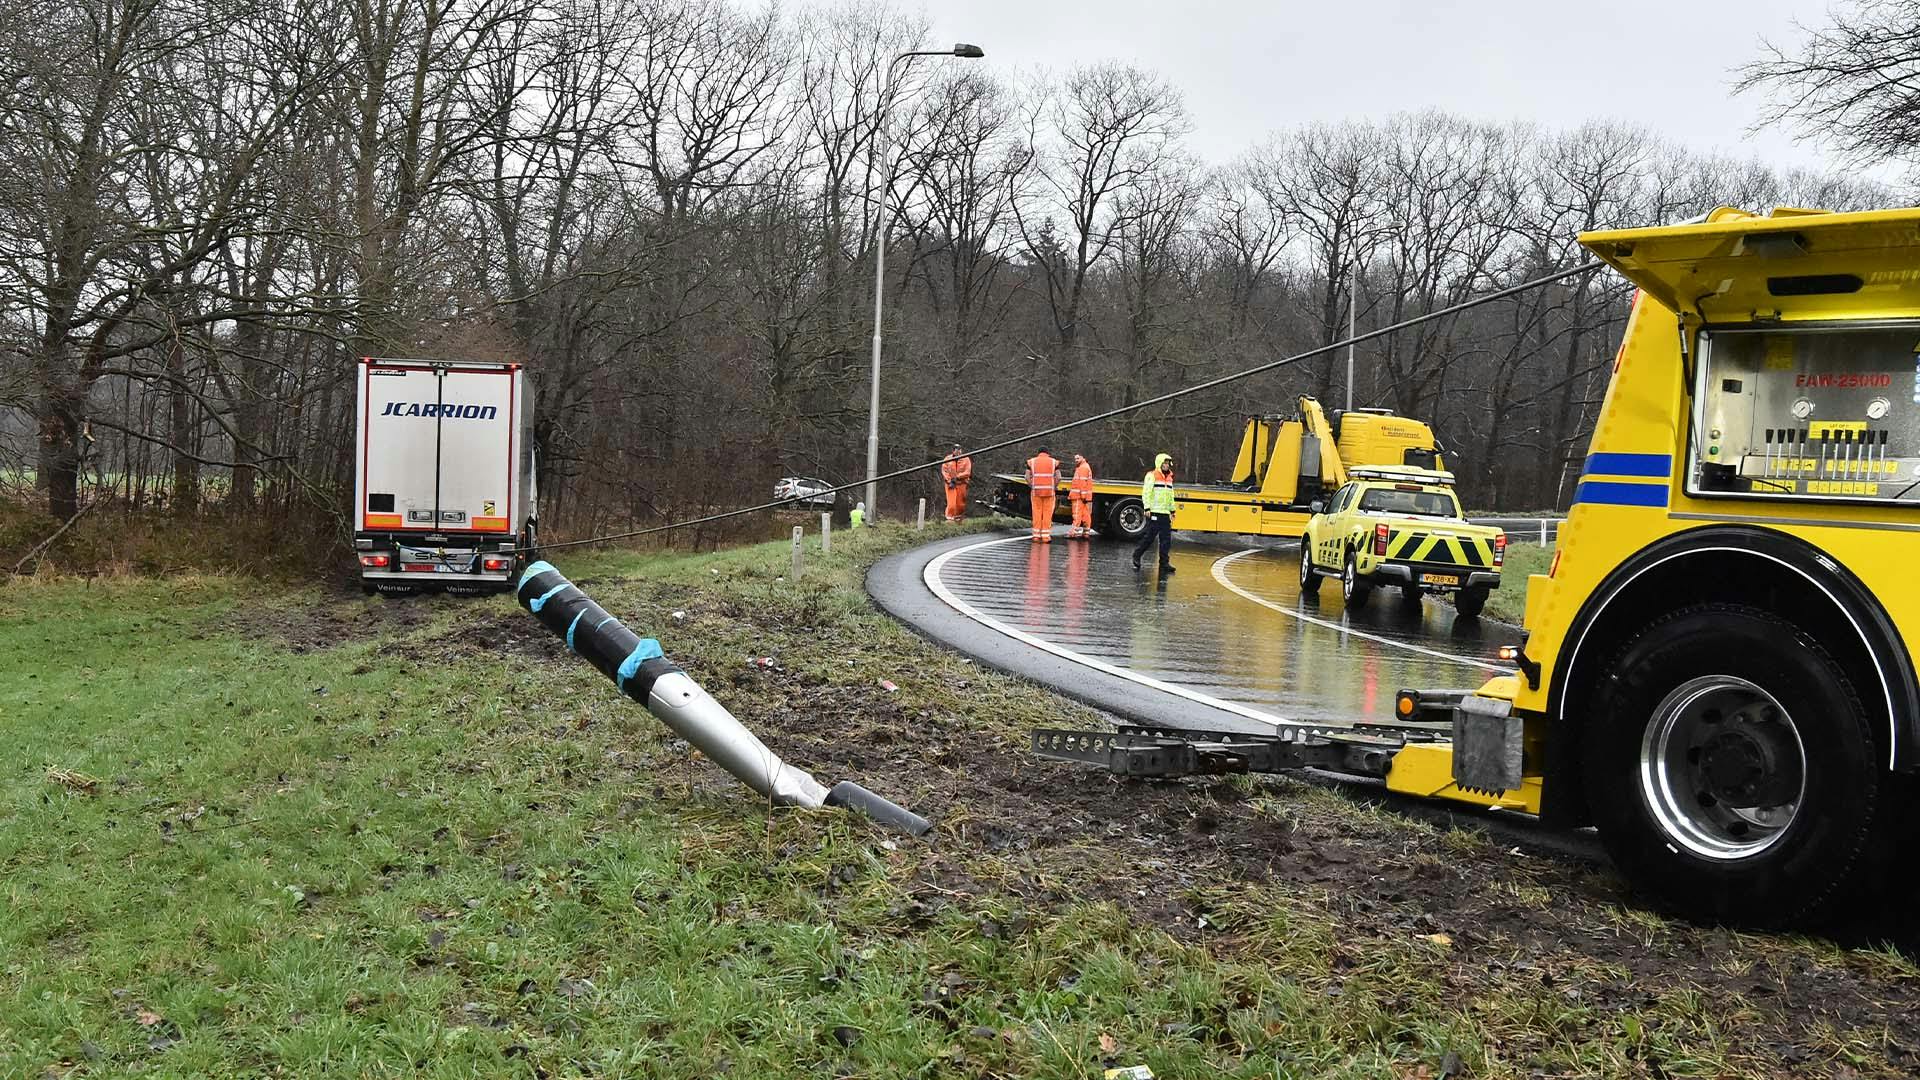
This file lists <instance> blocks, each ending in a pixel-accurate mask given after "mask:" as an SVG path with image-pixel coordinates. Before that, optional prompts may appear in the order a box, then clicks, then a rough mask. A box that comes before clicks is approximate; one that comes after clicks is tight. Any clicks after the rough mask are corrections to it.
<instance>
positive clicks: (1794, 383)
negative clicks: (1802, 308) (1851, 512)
mask: <svg viewBox="0 0 1920 1080" xmlns="http://www.w3.org/2000/svg"><path fill="white" fill-rule="evenodd" d="M1698 365H1699V371H1698V374H1697V376H1696V384H1695V385H1696V394H1695V399H1694V403H1695V408H1694V413H1693V423H1694V430H1693V432H1692V439H1691V440H1690V441H1691V442H1692V445H1693V458H1694V468H1693V469H1692V470H1691V472H1690V475H1689V478H1688V487H1689V489H1690V490H1692V491H1694V492H1696V493H1703V494H1706V493H1718V492H1738V493H1740V494H1742V495H1757V496H1766V495H1773V496H1779V497H1786V498H1796V499H1842V500H1849V501H1852V500H1869V501H1881V502H1888V501H1902V502H1917V503H1920V324H1916V323H1899V324H1893V323H1875V324H1860V325H1832V324H1828V325H1822V326H1807V327H1792V328H1783V327H1779V326H1771V327H1766V328H1753V329H1748V328H1739V329H1719V330H1703V331H1702V332H1701V333H1700V337H1699V349H1698Z"/></svg>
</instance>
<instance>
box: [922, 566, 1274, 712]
mask: <svg viewBox="0 0 1920 1080" xmlns="http://www.w3.org/2000/svg"><path fill="white" fill-rule="evenodd" d="M1030 542H1031V541H1029V540H1028V539H1027V537H1024V536H1009V537H1006V538H1005V539H1001V540H983V541H981V542H980V543H978V544H968V545H967V546H966V547H960V548H954V549H953V550H952V551H947V552H942V553H941V554H940V555H938V556H936V557H935V558H934V560H933V561H932V562H930V563H928V564H927V568H926V570H925V571H924V572H922V574H921V578H922V579H923V580H924V581H925V582H926V583H927V588H928V589H931V590H932V591H933V595H935V596H937V597H939V598H940V599H941V601H943V602H944V603H945V604H946V605H947V606H948V607H950V608H952V609H953V610H955V611H957V612H959V613H960V614H962V615H965V616H966V617H967V618H969V619H972V620H973V621H974V622H977V623H979V624H980V625H981V626H984V627H986V628H987V629H989V630H993V631H995V632H997V633H1001V634H1005V635H1006V636H1008V637H1010V638H1012V639H1014V640H1015V641H1019V642H1023V643H1025V644H1028V645H1031V646H1033V647H1034V648H1036V649H1039V650H1040V651H1041V652H1045V653H1051V654H1053V655H1054V656H1057V657H1059V658H1060V659H1062V660H1067V661H1071V662H1072V663H1075V664H1080V665H1083V666H1085V667H1090V668H1092V669H1093V670H1095V671H1099V672H1103V673H1105V674H1108V675H1112V676H1115V677H1116V678H1121V679H1125V680H1127V681H1128V682H1134V683H1139V684H1140V685H1141V686H1148V687H1152V688H1153V689H1155V690H1159V691H1161V692H1162V693H1167V694H1172V695H1173V696H1175V697H1179V698H1185V699H1187V700H1188V701H1193V702H1198V703H1199V704H1201V705H1206V706H1208V707H1209V708H1214V709H1219V710H1221V711H1223V712H1230V713H1233V714H1234V715H1236V716H1244V717H1246V718H1247V719H1249V720H1254V721H1257V722H1259V723H1262V724H1272V725H1274V727H1275V728H1279V727H1281V726H1282V725H1285V724H1288V723H1291V721H1288V720H1285V719H1283V718H1281V717H1278V716H1275V715H1273V714H1272V713H1266V712H1261V711H1260V710H1259V709H1253V708H1248V707H1247V706H1245V705H1240V704H1237V703H1235V702H1231V701H1225V700H1222V699H1220V698H1217V697H1213V696H1211V695H1209V694H1203V693H1200V692H1199V691H1198V690H1189V689H1187V688H1186V687H1184V686H1177V685H1175V684H1173V683H1169V682H1162V681H1161V680H1159V679H1156V678H1153V677H1151V676H1148V675H1142V674H1140V673H1139V672H1137V671H1130V670H1128V669H1126V668H1123V667H1120V666H1118V665H1115V664H1109V663H1107V662H1106V661H1104V660H1096V659H1094V658H1093V657H1091V656H1087V655H1085V654H1083V653H1077V652H1074V651H1073V650H1072V649H1067V648H1063V647H1061V646H1059V645H1055V644H1054V643H1053V642H1051V641H1048V640H1046V639H1045V638H1039V637H1035V636H1034V635H1032V634H1029V633H1027V632H1026V631H1024V630H1020V629H1017V628H1015V627H1012V626H1008V625H1007V624H1006V623H1003V622H1001V621H999V620H998V619H995V618H993V617H992V616H989V615H986V614H983V613H982V612H980V611H979V610H978V609H977V608H975V607H974V606H973V605H971V604H969V603H967V602H966V601H965V600H962V599H960V598H959V597H958V596H955V595H954V594H953V590H951V589H949V588H947V585H946V583H945V582H944V581H942V580H941V579H940V572H941V571H942V570H944V569H945V568H946V565H947V563H948V562H950V561H952V559H953V558H954V557H955V556H958V555H964V554H966V553H967V552H969V551H978V550H980V549H981V548H984V547H992V546H993V545H995V544H1012V543H1030Z"/></svg>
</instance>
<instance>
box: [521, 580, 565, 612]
mask: <svg viewBox="0 0 1920 1080" xmlns="http://www.w3.org/2000/svg"><path fill="white" fill-rule="evenodd" d="M571 588H573V582H571V581H566V580H564V579H563V580H562V581H561V582H560V584H558V585H555V586H554V587H553V588H551V589H548V590H547V591H546V592H543V593H541V594H540V595H539V596H536V597H534V598H533V602H532V603H529V604H528V605H527V610H529V611H531V612H533V613H534V614H536V615H538V614H539V613H540V609H541V608H542V607H545V606H546V603H547V601H549V600H551V599H553V594H554V593H557V592H559V591H561V590H562V589H571Z"/></svg>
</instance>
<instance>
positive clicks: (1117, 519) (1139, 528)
mask: <svg viewBox="0 0 1920 1080" xmlns="http://www.w3.org/2000/svg"><path fill="white" fill-rule="evenodd" d="M1107 532H1108V534H1109V535H1112V536H1117V537H1119V538H1120V539H1122V540H1138V539H1140V538H1141V537H1142V536H1145V535H1146V532H1147V504H1145V503H1143V502H1141V501H1140V500H1139V499H1121V500H1120V501H1119V502H1116V503H1114V504H1113V508H1112V509H1110V510H1108V511H1107Z"/></svg>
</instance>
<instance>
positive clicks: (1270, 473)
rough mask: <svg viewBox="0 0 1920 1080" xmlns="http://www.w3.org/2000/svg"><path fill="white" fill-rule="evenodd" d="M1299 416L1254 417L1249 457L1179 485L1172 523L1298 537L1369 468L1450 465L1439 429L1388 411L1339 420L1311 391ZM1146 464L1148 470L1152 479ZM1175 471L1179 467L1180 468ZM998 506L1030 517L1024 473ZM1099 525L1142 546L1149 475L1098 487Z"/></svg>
mask: <svg viewBox="0 0 1920 1080" xmlns="http://www.w3.org/2000/svg"><path fill="white" fill-rule="evenodd" d="M1298 408H1299V412H1298V413H1297V414H1296V415H1293V416H1278V415H1268V416H1254V417H1249V418H1248V420H1247V424H1246V427H1245V428H1244V429H1243V430H1242V431H1241V434H1240V453H1239V456H1238V458H1237V459H1236V460H1235V462H1234V467H1233V476H1232V478H1231V479H1228V480H1226V481H1223V482H1221V483H1215V484H1193V483H1185V484H1182V483H1176V484H1175V494H1176V498H1177V499H1178V502H1177V503H1176V505H1175V507H1174V513H1173V527H1174V528H1175V529H1178V530H1181V531H1183V532H1213V533H1232V534H1236V535H1246V536H1282V537H1293V536H1299V535H1300V534H1301V533H1302V532H1304V531H1306V527H1307V518H1308V517H1309V516H1310V515H1311V514H1312V512H1313V510H1312V507H1313V503H1314V502H1315V501H1316V500H1318V499H1320V498H1321V497H1322V496H1323V495H1324V494H1325V493H1326V492H1330V491H1335V490H1338V489H1339V488H1340V486H1341V485H1343V484H1345V483H1346V482H1347V471H1348V470H1349V469H1351V468H1353V467H1355V466H1361V465H1408V466H1414V467H1416V468H1424V469H1442V468H1445V464H1444V462H1443V459H1442V457H1441V454H1440V450H1439V445H1438V443H1436V442H1435V441H1434V437H1433V429H1432V428H1430V427H1428V426H1427V425H1426V424H1424V423H1422V422H1420V421H1418V420H1410V419H1408V418H1406V417H1404V416H1396V415H1394V414H1393V412H1392V411H1391V410H1387V409H1354V410H1350V411H1348V412H1344V413H1334V414H1333V415H1332V416H1331V417H1329V416H1328V415H1327V413H1326V412H1325V411H1324V410H1323V409H1321V407H1320V402H1319V401H1318V400H1316V399H1314V398H1312V397H1308V396H1305V395H1302V396H1301V397H1300V399H1299V401H1298ZM1071 460H1072V459H1071V457H1068V458H1067V461H1068V463H1069V464H1068V467H1067V468H1065V469H1063V470H1062V471H1061V476H1060V495H1059V497H1058V501H1057V502H1056V503H1055V504H1054V514H1055V516H1056V517H1057V518H1059V519H1060V520H1063V521H1064V520H1067V519H1068V515H1069V514H1070V513H1071V507H1070V506H1069V505H1068V500H1067V491H1068V489H1069V488H1070V487H1071V486H1072V472H1073V470H1072V467H1071ZM1146 471H1147V463H1145V462H1142V463H1141V465H1140V472H1141V474H1142V475H1145V473H1146ZM1176 471H1178V470H1177V469H1176ZM994 479H995V480H997V481H999V487H998V488H997V490H996V491H995V493H994V497H993V501H992V502H991V504H990V505H991V507H992V509H993V510H994V511H995V512H996V513H1001V514H1006V515H1008V516H1011V517H1016V518H1026V517H1028V516H1029V514H1030V505H1031V500H1030V498H1029V491H1028V487H1027V481H1026V478H1025V477H1024V476H1020V475H1014V474H1007V473H1002V474H999V475H996V476H995V477H994ZM1093 523H1094V527H1095V528H1096V529H1098V530H1099V531H1100V533H1101V535H1103V536H1109V537H1117V538H1119V539H1124V540H1135V539H1138V538H1139V537H1140V535H1141V534H1142V533H1144V532H1146V528H1147V511H1146V507H1145V506H1143V505H1142V504H1141V502H1140V477H1138V476H1136V477H1133V478H1132V479H1123V480H1095V481H1094V482H1093Z"/></svg>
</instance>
